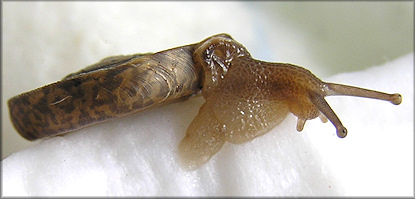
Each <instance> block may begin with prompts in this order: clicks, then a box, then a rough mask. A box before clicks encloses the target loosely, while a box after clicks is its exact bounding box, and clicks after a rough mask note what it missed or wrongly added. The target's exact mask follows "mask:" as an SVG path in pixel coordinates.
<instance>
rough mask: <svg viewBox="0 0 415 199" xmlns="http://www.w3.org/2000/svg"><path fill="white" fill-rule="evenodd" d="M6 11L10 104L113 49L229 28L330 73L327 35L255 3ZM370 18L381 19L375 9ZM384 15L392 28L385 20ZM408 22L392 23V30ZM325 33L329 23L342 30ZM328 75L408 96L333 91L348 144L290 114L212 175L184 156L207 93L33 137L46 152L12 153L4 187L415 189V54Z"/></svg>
mask: <svg viewBox="0 0 415 199" xmlns="http://www.w3.org/2000/svg"><path fill="white" fill-rule="evenodd" d="M301 5H303V4H301ZM3 6H4V7H3V11H4V14H3V17H4V18H3V27H4V30H3V31H4V34H3V42H4V44H3V45H4V46H3V49H4V50H3V78H2V80H3V91H2V92H3V93H2V94H3V102H2V103H3V107H6V106H5V105H6V100H7V99H9V98H10V97H12V96H14V95H16V94H19V93H21V92H25V91H28V90H31V89H34V88H37V87H39V86H42V85H45V84H47V83H50V82H53V81H56V80H58V79H60V78H61V77H63V76H65V75H66V74H68V73H71V72H74V71H76V70H78V69H81V68H82V67H83V66H86V65H89V64H92V63H95V62H97V61H98V60H100V59H102V58H104V57H106V56H110V55H117V54H132V53H137V52H155V51H159V50H164V49H168V48H171V47H176V46H180V45H184V44H189V43H194V42H198V41H200V40H202V39H204V38H205V37H207V36H210V35H213V34H216V33H220V32H226V33H229V34H230V35H232V36H233V37H234V38H235V39H236V40H237V41H239V42H241V43H242V44H244V45H245V46H246V47H247V49H248V50H249V51H250V52H251V54H252V55H253V56H254V57H255V58H258V59H265V60H267V61H275V60H278V61H283V62H292V63H294V64H299V65H303V66H306V67H307V68H309V69H310V70H311V71H312V72H314V74H316V75H317V76H320V77H321V75H320V74H324V72H322V71H324V69H318V68H317V67H318V66H320V65H321V63H320V62H319V58H318V56H317V55H318V54H314V55H313V54H312V53H313V51H312V50H310V49H313V48H314V46H310V45H309V44H310V42H309V39H313V38H303V37H302V36H303V35H304V33H302V32H297V31H298V29H295V28H294V27H293V26H292V25H290V24H287V23H288V22H287V21H288V20H287V19H290V18H289V17H288V18H281V17H280V18H272V19H271V18H267V16H266V15H265V14H263V13H262V12H258V11H257V12H255V10H254V11H252V10H251V9H250V8H248V7H247V6H246V5H244V4H239V3H234V2H227V3H218V2H212V3H192V4H185V5H183V3H180V4H176V3H167V4H166V3H162V4H161V3H139V4H136V3H124V4H117V3H98V4H96V3H84V2H78V3H27V2H17V3H14V2H13V3H11V2H7V3H3ZM343 6H344V5H339V9H340V8H343ZM386 7H388V6H386ZM394 8H396V7H394ZM229 9H231V10H232V11H231V12H229ZM368 9H369V10H370V9H371V8H368ZM397 10H399V9H397ZM410 10H411V11H412V10H413V6H412V9H410ZM300 11H301V10H300ZM317 12H318V11H317ZM320 12H323V13H324V10H323V11H320ZM352 13H353V12H352ZM359 13H360V12H359ZM373 13H377V14H378V13H379V12H377V10H375V11H373ZM380 13H389V12H380ZM399 13H404V12H399ZM412 13H413V11H412ZM295 14H296V13H294V14H293V15H295ZM396 15H398V14H396V12H392V14H391V16H396ZM235 16H238V17H235ZM365 16H373V15H370V13H368V12H362V15H361V17H363V18H364V17H365ZM382 16H388V14H385V15H382ZM410 16H412V15H410ZM344 17H345V19H346V18H347V17H346V15H344ZM376 19H377V18H373V21H372V22H371V23H375V22H377V20H376ZM270 20H271V21H272V24H273V25H272V26H269V24H268V22H269V21H270ZM333 20H335V19H334V18H333ZM335 21H336V20H335ZM359 21H362V20H360V18H359V20H357V19H356V22H355V23H359ZM379 21H381V23H386V22H385V20H383V18H382V20H379ZM397 21H402V20H396V22H397ZM314 22H315V21H314ZM317 22H318V21H317ZM388 23H390V22H388ZM316 24H318V23H316ZM349 25H350V24H349ZM378 25H379V24H378ZM395 26H398V25H397V23H394V25H393V26H390V24H385V27H387V28H388V29H389V28H390V27H395ZM370 27H372V26H370ZM374 27H378V26H374ZM398 27H400V26H398ZM412 27H413V21H412ZM324 28H327V27H325V26H323V27H320V28H319V27H318V26H316V27H315V29H316V30H326V31H327V30H331V29H324ZM359 30H361V29H359ZM376 30H378V29H374V30H373V31H374V32H379V33H381V32H382V31H376ZM381 30H382V29H381ZM393 30H395V29H393ZM401 32H402V31H401V29H399V32H397V33H396V34H398V33H401ZM336 34H337V33H336ZM347 35H354V34H353V33H348V34H347ZM412 35H413V30H412V34H410V37H408V40H411V41H412V43H413V39H412ZM371 36H373V34H371ZM396 37H398V38H399V36H396ZM362 38H365V37H362ZM394 38H395V37H394ZM404 38H405V37H404ZM314 39H315V38H314ZM320 39H321V38H320ZM331 39H332V37H331ZM331 39H329V40H328V42H333V41H332V40H331ZM382 39H387V37H384V38H382ZM344 40H345V42H347V38H344ZM315 41H319V40H315ZM315 41H314V43H315ZM321 41H325V40H324V39H321ZM353 41H354V40H353ZM387 41H390V40H387ZM354 42H356V41H354ZM312 43H313V42H312ZM391 44H393V43H391ZM409 44H411V42H409ZM355 45H358V43H356V44H355ZM341 46H342V45H339V46H338V48H341ZM411 46H412V45H411ZM360 47H362V48H363V47H364V46H360ZM336 48H337V47H336ZM264 49H265V50H264ZM379 49H381V48H380V47H379ZM320 50H321V49H320ZM371 50H375V49H371ZM412 51H413V49H412ZM358 52H364V53H362V54H359V55H358V56H359V57H365V54H366V53H368V54H376V52H374V51H364V50H363V49H359V51H358ZM379 53H381V52H379ZM345 54H346V53H345ZM381 55H383V54H381ZM316 56H317V57H316ZM337 56H338V58H339V59H340V58H341V57H342V55H341V54H339V55H337ZM385 56H386V55H385ZM352 63H353V64H355V63H354V62H352ZM323 66H324V64H323ZM363 67H364V66H363ZM322 79H323V80H326V81H334V82H339V83H345V84H352V85H356V86H362V87H367V88H371V89H377V90H381V91H385V92H399V93H401V94H402V95H403V103H402V104H401V105H399V106H394V105H392V104H390V103H388V102H382V101H376V100H369V99H362V98H352V97H329V98H327V99H328V101H329V103H330V105H331V106H332V108H333V109H334V111H335V112H336V113H337V114H338V116H339V117H340V119H341V120H342V122H343V124H344V125H345V126H346V127H347V128H348V130H349V135H348V136H347V137H346V138H345V139H339V138H337V136H336V135H335V130H334V128H333V126H332V125H331V124H329V123H327V124H322V123H321V122H320V121H319V120H318V119H317V120H313V121H309V122H307V124H306V126H305V128H304V131H303V132H302V133H300V134H299V133H297V132H296V131H295V124H296V121H295V118H294V117H293V116H292V115H290V116H289V117H287V119H286V120H285V121H284V122H283V123H282V124H281V125H280V126H279V127H277V128H276V129H274V130H273V131H271V132H270V133H268V134H266V135H264V136H263V137H260V138H257V139H255V140H254V141H253V142H250V143H247V144H244V145H230V144H226V145H225V146H224V148H223V149H222V150H221V151H220V152H219V153H218V154H217V155H216V156H215V157H214V158H213V159H212V161H211V162H209V163H208V164H206V165H205V166H203V167H202V168H201V169H199V170H197V171H195V172H185V171H182V170H181V169H180V168H179V167H178V166H177V162H176V160H177V159H176V158H177V153H176V150H177V145H178V143H179V142H180V140H181V139H182V138H183V136H184V132H185V130H186V128H187V125H188V124H189V123H190V122H191V120H192V119H193V117H194V116H195V115H196V114H197V111H198V109H199V107H200V105H201V104H202V103H203V99H201V98H193V99H189V100H187V101H184V102H180V103H176V104H171V105H168V106H165V107H160V108H157V109H152V110H148V111H145V112H142V113H139V114H136V115H133V116H130V117H127V118H124V119H120V120H115V121H112V122H108V123H103V124H102V125H96V126H92V127H90V128H86V129H84V130H81V131H78V132H74V133H70V134H67V135H65V136H62V137H55V138H50V139H47V140H43V141H38V142H34V143H31V144H30V145H32V146H33V145H35V146H33V147H29V148H27V149H25V150H21V151H19V152H17V153H14V154H12V155H11V156H9V157H8V158H6V159H4V160H3V161H2V164H3V165H2V166H3V167H2V169H3V170H2V172H3V179H2V186H3V194H4V195H93V196H96V195H307V196H308V195H412V194H413V189H412V187H413V178H412V176H413V112H412V111H413V85H412V84H413V54H409V55H407V56H405V57H402V58H401V59H399V60H397V61H391V62H389V63H386V64H385V65H384V66H382V67H377V68H371V69H368V70H366V71H361V72H356V73H353V74H342V75H337V76H334V77H330V78H322ZM7 111H8V110H7V109H6V108H3V112H2V119H3V130H2V133H3V143H2V147H3V150H4V149H5V148H6V149H7V150H8V151H9V152H8V153H11V152H15V151H18V150H19V149H22V148H23V147H25V146H26V147H27V145H28V144H27V142H26V141H24V140H23V139H22V138H20V137H19V136H18V135H17V133H16V132H15V130H14V129H13V127H12V126H11V124H10V120H9V118H8V113H7ZM3 157H4V156H3Z"/></svg>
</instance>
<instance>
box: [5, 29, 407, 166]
mask: <svg viewBox="0 0 415 199" xmlns="http://www.w3.org/2000/svg"><path fill="white" fill-rule="evenodd" d="M200 90H201V91H202V95H203V97H204V98H205V100H206V101H205V103H204V104H203V105H202V107H201V108H200V110H199V113H198V114H197V116H196V118H194V120H193V121H192V122H191V124H190V126H189V127H188V129H187V131H186V136H185V137H184V138H183V140H182V141H181V143H180V145H179V155H180V163H181V164H182V165H183V166H184V167H186V168H189V169H195V168H198V167H199V166H201V165H202V164H204V163H205V162H207V161H208V160H209V159H210V158H211V157H212V156H213V155H215V154H216V153H217V152H218V151H219V150H220V149H221V147H222V146H223V144H224V143H225V141H227V142H230V143H244V142H247V141H249V140H252V139H254V138H255V137H258V136H261V135H263V134H265V133H267V132H268V131H270V130H271V129H272V128H274V127H275V126H276V125H277V124H279V123H280V122H281V121H282V120H283V119H284V118H285V117H286V116H287V115H288V113H289V112H291V113H293V114H294V115H295V116H297V117H298V121H297V131H301V130H302V129H303V127H304V124H305V122H306V121H307V120H311V119H314V118H316V117H320V118H321V119H322V121H323V122H325V121H327V119H328V120H330V122H331V123H333V125H334V126H335V128H336V131H337V136H338V137H340V138H344V137H345V136H346V135H347V130H346V128H345V127H344V126H343V125H342V123H341V121H340V119H339V118H338V117H337V116H336V114H335V113H334V111H333V110H332V109H331V108H330V106H329V104H328V103H327V102H326V100H325V99H324V97H325V96H332V95H348V96H359V97H367V98H373V99H380V100H386V101H389V102H391V103H393V104H395V105H398V104H400V103H401V101H402V97H401V95H400V94H387V93H382V92H378V91H373V90H367V89H363V88H357V87H352V86H347V85H340V84H335V83H327V82H323V81H321V80H320V79H319V78H317V77H316V76H314V75H313V74H312V73H311V72H310V71H308V70H306V69H304V68H302V67H299V66H295V65H292V64H287V63H269V62H264V61H259V60H255V59H253V58H252V57H251V56H250V54H249V53H248V51H247V50H246V49H245V47H243V46H242V45H241V44H240V43H238V42H236V41H235V40H233V39H232V38H231V37H230V36H229V35H227V34H218V35H214V36H211V37H209V38H207V39H205V40H203V41H202V42H200V43H196V44H191V45H186V46H182V47H177V48H173V49H169V50H165V51H161V52H158V53H148V54H135V55H127V56H114V57H109V58H106V59H103V60H102V61H101V62H99V63H97V64H94V65H91V66H89V67H86V68H85V69H83V70H81V71H79V72H76V73H72V74H70V75H68V76H66V77H65V78H64V79H63V80H61V81H58V82H55V83H52V84H49V85H46V86H44V87H41V88H38V89H35V90H32V91H29V92H26V93H23V94H20V95H18V96H15V97H13V98H12V99H10V100H9V101H8V105H9V109H10V117H11V120H12V122H13V125H14V127H15V128H16V130H17V131H18V132H19V133H20V135H21V136H23V137H24V138H26V139H28V140H35V139H38V138H43V137H48V136H54V135H59V134H63V133H67V132H70V131H75V130H78V129H81V128H84V127H86V126H89V125H92V124H96V123H100V122H104V121H107V120H111V119H114V118H119V117H123V116H126V115H129V114H132V113H136V112H138V111H142V110H144V109H147V108H150V107H153V106H157V105H162V104H166V103H171V102H175V101H178V100H183V99H186V98H188V97H189V96H192V95H194V94H197V93H198V92H199V91H200Z"/></svg>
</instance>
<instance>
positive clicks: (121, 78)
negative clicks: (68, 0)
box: [8, 45, 201, 140]
mask: <svg viewBox="0 0 415 199" xmlns="http://www.w3.org/2000/svg"><path fill="white" fill-rule="evenodd" d="M192 55H193V46H192V45H189V46H183V47H179V48H174V49H170V50H166V51H162V52H159V53H155V54H137V55H129V56H117V57H110V58H107V59H104V60H102V61H101V62H99V63H97V64H95V65H92V66H89V67H87V68H85V69H84V70H81V71H80V72H78V73H74V74H71V75H68V76H67V77H65V78H64V79H63V80H62V81H59V82H56V83H53V84H49V85H46V86H44V87H41V88H38V89H36V90H33V91H30V92H27V93H23V94H21V95H18V96H16V97H13V98H12V99H10V100H9V102H8V105H9V109H10V116H11V120H12V122H13V124H14V126H15V128H16V129H17V131H18V132H19V133H20V134H21V135H22V136H23V137H24V138H26V139H28V140H34V139H38V138H42V137H47V136H52V135H57V134H62V133H66V132H69V131H74V130H77V129H80V128H83V127H85V126H89V125H92V124H95V123H99V122H102V121H106V120H110V119H114V118H118V117H122V116H125V115H129V114H132V113H135V112H138V111H140V110H143V109H145V108H148V107H152V106H156V105H160V104H165V103H169V102H172V101H175V100H180V99H182V98H185V97H188V96H190V95H192V94H194V93H196V92H198V91H199V90H200V86H201V85H200V84H199V82H200V81H199V76H200V75H199V73H200V70H201V69H200V68H195V67H194V64H193V61H192Z"/></svg>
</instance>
